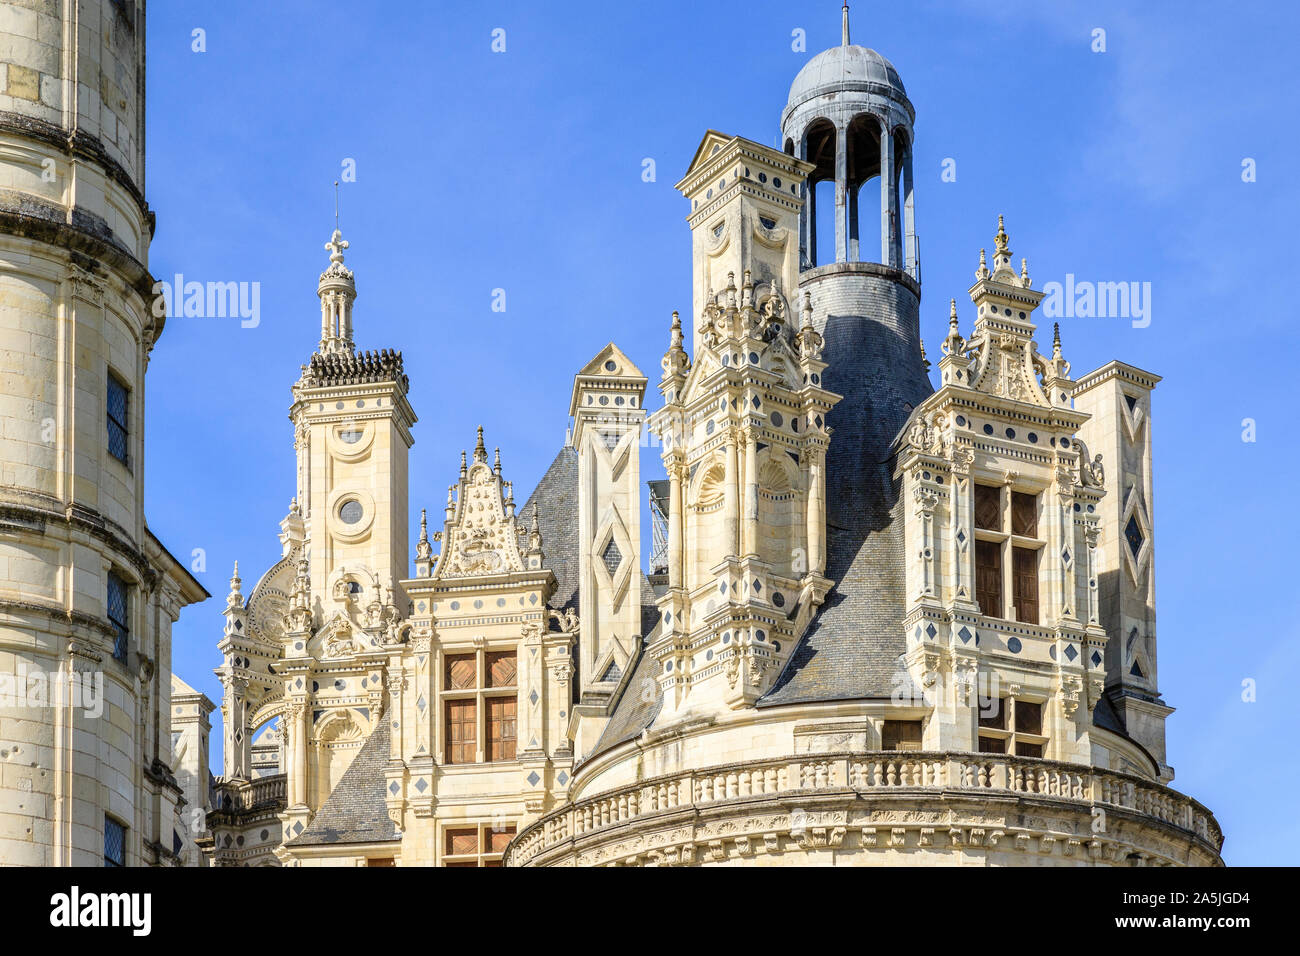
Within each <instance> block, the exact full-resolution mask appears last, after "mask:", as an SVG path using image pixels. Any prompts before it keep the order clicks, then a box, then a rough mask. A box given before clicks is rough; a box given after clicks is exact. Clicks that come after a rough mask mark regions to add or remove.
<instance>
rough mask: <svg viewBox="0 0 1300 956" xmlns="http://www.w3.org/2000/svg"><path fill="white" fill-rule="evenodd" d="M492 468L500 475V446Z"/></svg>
mask: <svg viewBox="0 0 1300 956" xmlns="http://www.w3.org/2000/svg"><path fill="white" fill-rule="evenodd" d="M492 470H493V471H494V472H496V473H497V474H498V475H499V474H501V449H500V447H498V448H497V449H496V458H495V460H494V461H493V462H492Z"/></svg>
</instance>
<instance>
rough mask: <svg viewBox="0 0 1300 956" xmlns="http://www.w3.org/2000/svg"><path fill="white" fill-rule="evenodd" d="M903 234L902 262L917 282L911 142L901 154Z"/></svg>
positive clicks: (917, 250) (918, 265) (918, 274)
mask: <svg viewBox="0 0 1300 956" xmlns="http://www.w3.org/2000/svg"><path fill="white" fill-rule="evenodd" d="M903 236H904V242H905V244H906V245H905V248H904V250H903V251H904V259H903V262H904V265H905V267H906V269H907V274H908V275H910V276H911V277H912V278H913V279H916V280H917V281H918V282H919V281H920V279H921V274H920V273H921V270H920V264H919V261H918V260H919V259H920V250H919V249H917V248H916V194H915V193H914V192H913V191H912V147H911V144H908V147H907V152H906V153H904V154H903Z"/></svg>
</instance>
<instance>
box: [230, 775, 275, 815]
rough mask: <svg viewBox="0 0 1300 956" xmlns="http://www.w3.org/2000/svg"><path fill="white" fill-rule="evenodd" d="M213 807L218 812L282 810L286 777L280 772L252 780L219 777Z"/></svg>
mask: <svg viewBox="0 0 1300 956" xmlns="http://www.w3.org/2000/svg"><path fill="white" fill-rule="evenodd" d="M216 791H217V794H216V802H215V804H214V809H215V810H216V811H217V812H219V813H226V814H233V813H250V812H253V811H258V810H282V809H284V807H285V805H286V801H287V799H288V797H287V793H288V791H287V787H286V778H285V775H284V774H282V773H277V774H270V775H268V776H265V777H254V778H253V779H252V780H243V779H239V778H235V779H226V778H225V777H220V778H218V779H217V783H216Z"/></svg>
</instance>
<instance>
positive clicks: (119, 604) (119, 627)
mask: <svg viewBox="0 0 1300 956" xmlns="http://www.w3.org/2000/svg"><path fill="white" fill-rule="evenodd" d="M108 620H109V621H110V622H111V623H112V625H113V629H114V631H116V634H115V636H114V638H113V659H114V660H117V661H121V662H122V663H126V652H127V650H128V648H129V646H130V642H131V628H130V625H129V623H128V622H129V621H130V593H129V590H128V588H127V584H126V582H125V581H123V580H122V579H121V577H119V576H118V575H117V574H116V573H115V572H113V571H109V572H108Z"/></svg>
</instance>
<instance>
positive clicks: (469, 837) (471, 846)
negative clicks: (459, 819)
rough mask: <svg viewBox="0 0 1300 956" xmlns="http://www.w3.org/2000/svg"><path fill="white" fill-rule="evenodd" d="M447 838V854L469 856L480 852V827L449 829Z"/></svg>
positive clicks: (446, 834)
mask: <svg viewBox="0 0 1300 956" xmlns="http://www.w3.org/2000/svg"><path fill="white" fill-rule="evenodd" d="M445 838H446V841H447V842H446V848H447V849H446V855H447V856H468V855H473V854H476V853H478V827H465V828H463V829H456V830H447V831H446V833H445ZM471 865H472V864H471Z"/></svg>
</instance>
